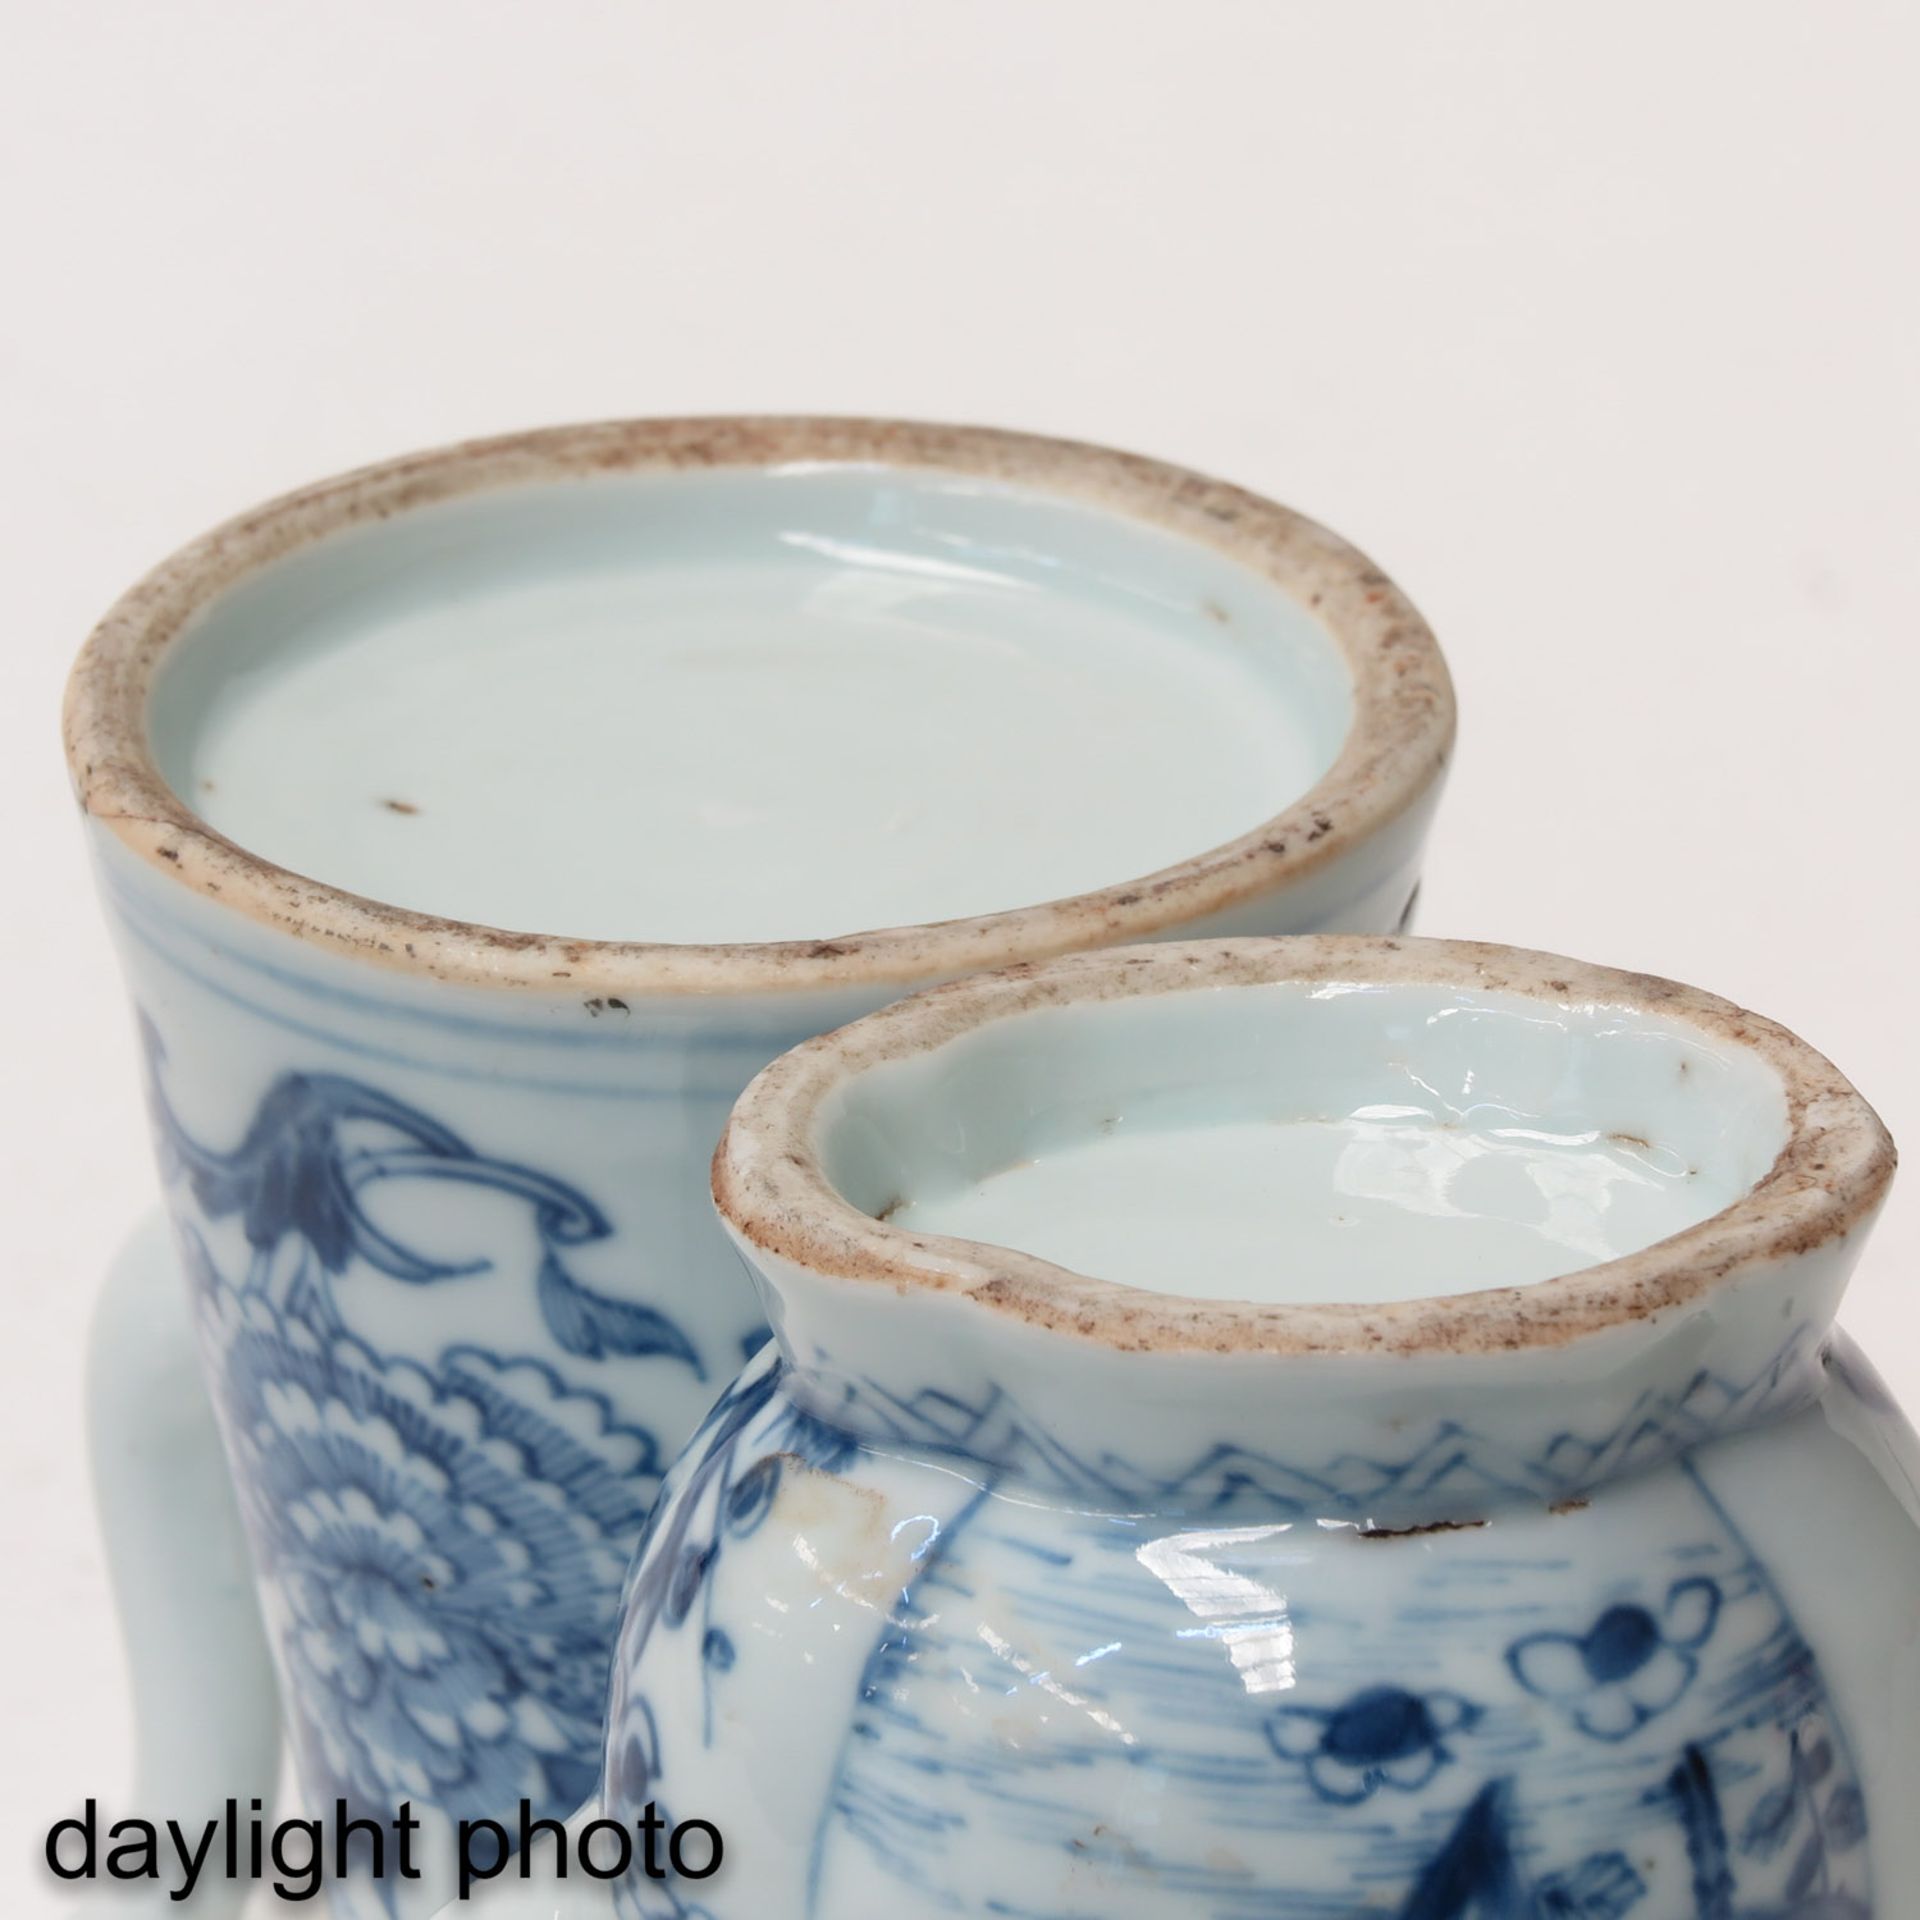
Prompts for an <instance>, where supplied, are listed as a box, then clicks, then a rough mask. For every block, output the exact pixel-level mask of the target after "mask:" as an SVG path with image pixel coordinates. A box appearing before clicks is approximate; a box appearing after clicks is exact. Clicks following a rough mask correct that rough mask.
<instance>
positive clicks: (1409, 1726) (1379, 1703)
mask: <svg viewBox="0 0 1920 1920" xmlns="http://www.w3.org/2000/svg"><path fill="white" fill-rule="evenodd" d="M1479 1717H1480V1709H1479V1708H1478V1707H1476V1706H1474V1705H1473V1704H1472V1702H1471V1701H1467V1700H1463V1699H1461V1698H1460V1696H1459V1695H1458V1694H1453V1693H1411V1692H1409V1691H1408V1690H1407V1689H1406V1688H1404V1687H1368V1688H1367V1689H1366V1690H1365V1691H1364V1692H1361V1693H1356V1694H1355V1695H1354V1696H1353V1698H1352V1699H1350V1700H1348V1701H1346V1702H1345V1703H1344V1704H1343V1705H1341V1706H1338V1707H1333V1708H1321V1707H1282V1708H1281V1709H1280V1711H1279V1712H1278V1713H1276V1714H1275V1715H1274V1716H1273V1718H1272V1719H1271V1720H1270V1721H1269V1722H1268V1723H1267V1738H1268V1740H1269V1741H1270V1742H1271V1743H1272V1746H1273V1750H1274V1752H1276V1753H1277V1754H1279V1755H1280V1756H1281V1758H1282V1759H1285V1760H1298V1761H1302V1762H1303V1763H1304V1764H1305V1766H1306V1770H1307V1779H1308V1781H1309V1783H1310V1784H1311V1785H1312V1787H1313V1790H1314V1792H1316V1793H1317V1794H1318V1795H1319V1796H1320V1797H1321V1799H1323V1800H1331V1801H1333V1802H1335V1803H1336V1804H1337V1805H1340V1806H1357V1805H1358V1804H1359V1803H1360V1802H1361V1801H1363V1800H1367V1799H1371V1798H1372V1796H1373V1794H1374V1793H1375V1791H1376V1790H1377V1789H1379V1788H1381V1787H1394V1788H1397V1789H1398V1790H1399V1791H1400V1792H1402V1793H1417V1792H1418V1791H1419V1790H1420V1789H1421V1788H1422V1787H1424V1786H1425V1785H1426V1784H1427V1782H1428V1781H1429V1780H1431V1779H1432V1778H1433V1776H1434V1775H1435V1774H1436V1773H1438V1772H1439V1771H1440V1769H1441V1768H1442V1767H1443V1766H1445V1765H1446V1764H1447V1762H1448V1761H1450V1760H1451V1759H1452V1758H1453V1755H1452V1754H1451V1752H1449V1751H1448V1749H1447V1746H1446V1744H1445V1743H1446V1737H1447V1736H1448V1735H1449V1734H1452V1733H1456V1732H1458V1731H1460V1730H1461V1729H1462V1728H1465V1727H1470V1726H1471V1725H1472V1724H1473V1723H1474V1721H1476V1720H1477V1719H1479Z"/></svg>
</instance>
